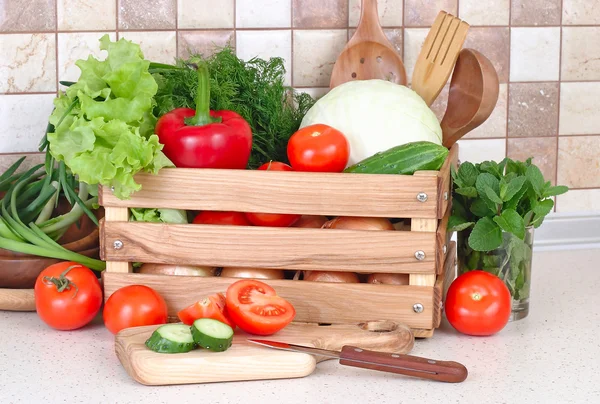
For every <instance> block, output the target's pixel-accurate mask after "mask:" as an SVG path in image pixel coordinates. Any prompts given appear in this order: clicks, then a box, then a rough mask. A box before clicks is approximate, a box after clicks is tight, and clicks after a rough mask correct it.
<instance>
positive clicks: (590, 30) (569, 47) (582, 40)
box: [561, 5, 600, 81]
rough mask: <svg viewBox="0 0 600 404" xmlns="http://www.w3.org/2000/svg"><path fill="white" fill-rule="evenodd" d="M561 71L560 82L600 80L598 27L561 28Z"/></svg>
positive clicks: (599, 33)
mask: <svg viewBox="0 0 600 404" xmlns="http://www.w3.org/2000/svg"><path fill="white" fill-rule="evenodd" d="M599 6H600V5H599ZM561 69H562V70H561V72H562V75H561V79H562V80H572V81H577V80H600V27H564V28H563V34H562V65H561Z"/></svg>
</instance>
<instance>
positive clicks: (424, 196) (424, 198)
mask: <svg viewBox="0 0 600 404" xmlns="http://www.w3.org/2000/svg"><path fill="white" fill-rule="evenodd" d="M417 201H419V202H425V201H427V194H426V193H425V192H419V193H418V194H417Z"/></svg>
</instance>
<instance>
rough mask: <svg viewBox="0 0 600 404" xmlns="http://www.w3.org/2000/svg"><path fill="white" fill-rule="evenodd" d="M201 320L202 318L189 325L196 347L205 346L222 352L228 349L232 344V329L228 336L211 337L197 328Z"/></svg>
mask: <svg viewBox="0 0 600 404" xmlns="http://www.w3.org/2000/svg"><path fill="white" fill-rule="evenodd" d="M201 320H202V319H200V320H196V321H194V324H193V325H192V326H191V327H190V329H191V331H192V337H193V338H194V342H195V343H196V344H197V345H198V347H200V348H205V349H208V350H211V351H213V352H223V351H226V350H228V349H229V348H230V347H231V345H232V344H233V330H232V333H231V336H230V337H229V338H216V337H211V336H210V335H207V334H205V333H203V332H201V331H200V330H199V329H198V323H201ZM215 321H216V320H215ZM224 325H226V324H224Z"/></svg>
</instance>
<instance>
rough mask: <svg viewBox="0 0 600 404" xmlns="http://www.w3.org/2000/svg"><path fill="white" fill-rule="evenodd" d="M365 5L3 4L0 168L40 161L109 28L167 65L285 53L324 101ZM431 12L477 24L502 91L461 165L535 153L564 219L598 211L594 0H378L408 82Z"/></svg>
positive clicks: (244, 1) (599, 75)
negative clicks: (210, 56)
mask: <svg viewBox="0 0 600 404" xmlns="http://www.w3.org/2000/svg"><path fill="white" fill-rule="evenodd" d="M215 4H218V5H215ZM360 4H361V0H219V1H218V2H215V1H214V0H146V1H143V2H142V1H138V0H28V1H26V2H23V1H21V0H0V120H1V121H2V122H3V125H2V129H0V168H3V167H5V166H6V164H7V162H8V161H11V160H13V159H14V158H15V154H18V153H35V151H36V150H37V144H38V142H39V140H40V138H41V136H42V134H43V131H44V129H45V126H46V122H47V118H48V116H49V114H50V111H51V109H52V100H53V98H54V96H55V94H56V91H57V90H58V81H59V80H76V79H77V77H78V75H79V70H78V68H77V67H76V66H75V62H76V61H77V60H78V59H80V58H85V57H87V55H88V54H90V53H91V54H93V55H96V56H98V57H100V56H101V55H102V53H101V52H100V50H99V48H98V39H99V38H100V37H101V36H102V35H104V34H105V33H108V34H109V35H110V36H111V38H112V39H113V40H114V39H118V38H123V37H124V38H127V39H130V40H132V41H135V42H137V43H139V44H140V45H141V48H142V50H143V51H144V54H145V56H146V57H147V58H149V59H152V60H154V61H157V62H163V63H170V62H172V61H173V60H174V58H176V57H186V56H187V55H188V54H189V52H190V51H196V52H203V53H207V52H211V50H212V49H214V47H215V45H216V46H220V45H225V44H227V43H231V44H232V45H233V46H235V48H236V52H237V54H238V56H240V57H241V58H244V59H249V58H251V57H254V56H259V57H262V58H268V57H272V56H278V57H282V58H284V59H285V61H286V69H287V81H288V84H290V85H292V86H293V87H295V88H297V89H298V90H300V91H306V92H309V93H310V94H312V95H313V96H315V97H319V96H321V95H323V94H324V93H326V92H327V86H328V83H329V78H330V74H331V70H332V67H333V64H334V62H335V59H336V58H337V56H338V55H339V53H340V51H341V50H342V48H343V47H344V45H345V44H346V42H347V40H348V38H349V36H351V35H352V34H353V33H354V30H355V27H356V25H357V24H358V21H359V17H360ZM439 10H445V11H448V12H450V13H452V14H454V15H458V16H459V17H460V18H462V19H464V20H465V21H467V22H468V23H469V24H471V28H470V30H469V34H468V37H467V41H466V43H465V47H471V48H475V49H478V50H480V51H481V52H483V53H484V54H485V55H486V56H487V57H488V58H489V59H490V60H491V61H492V63H493V64H494V66H495V68H496V70H497V71H498V74H499V78H500V83H501V84H500V96H499V100H498V103H497V106H496V110H495V111H494V112H493V114H492V116H491V117H490V118H489V119H488V121H487V122H486V123H485V124H484V125H482V126H481V127H480V128H478V129H476V130H475V131H473V132H472V133H470V134H469V135H468V136H467V137H466V138H465V139H464V140H462V141H461V142H460V146H461V156H460V157H461V159H462V160H470V161H482V160H485V159H496V160H500V159H502V158H503V157H505V156H507V155H508V156H510V157H513V158H518V159H525V158H527V157H529V156H533V157H534V161H535V162H536V163H537V164H538V165H539V166H540V168H541V169H542V171H543V173H544V175H545V176H546V177H547V178H548V179H550V180H551V181H552V182H553V183H556V182H557V181H558V183H560V184H565V185H568V186H569V187H571V188H572V189H573V190H572V191H571V192H569V193H568V194H567V195H564V196H559V197H558V200H557V211H558V212H574V211H575V212H577V211H599V212H600V204H598V203H597V202H596V200H597V198H598V196H599V195H600V114H599V113H598V111H599V110H600V0H379V1H378V11H379V18H380V21H381V24H382V25H383V27H384V31H385V33H386V35H387V37H388V38H389V39H390V41H391V42H392V43H393V44H394V46H395V47H396V49H397V50H398V52H399V53H400V54H401V55H402V56H403V59H404V62H405V65H406V69H407V74H408V77H409V78H410V76H411V75H412V70H413V66H414V63H415V61H416V58H417V55H418V53H419V50H420V47H421V45H422V43H423V41H424V39H425V36H426V35H427V32H428V29H429V26H430V25H431V23H432V22H433V20H434V18H435V16H436V15H437V13H438V11H439ZM447 95H448V86H446V88H445V90H444V91H443V92H442V93H441V95H440V97H439V98H438V100H437V101H436V102H435V104H434V105H433V106H432V108H433V110H434V111H435V112H436V114H437V115H438V117H439V118H440V119H441V117H442V116H443V113H444V111H445V107H446V98H447ZM35 157H36V158H39V156H35Z"/></svg>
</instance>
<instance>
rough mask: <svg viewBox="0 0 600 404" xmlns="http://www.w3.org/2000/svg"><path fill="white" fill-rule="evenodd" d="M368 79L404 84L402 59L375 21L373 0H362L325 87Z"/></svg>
mask: <svg viewBox="0 0 600 404" xmlns="http://www.w3.org/2000/svg"><path fill="white" fill-rule="evenodd" d="M369 79H383V80H388V81H391V82H393V83H397V84H402V85H406V70H405V69H404V63H402V59H401V58H400V55H399V54H398V52H396V50H395V49H394V46H393V45H392V44H391V43H390V41H389V40H388V39H387V37H386V36H385V34H384V32H383V29H381V25H379V15H378V14H377V0H362V6H361V13H360V21H359V23H358V27H357V28H356V32H355V33H354V35H352V38H350V40H349V41H348V43H347V44H346V47H345V48H344V50H343V51H342V53H341V54H340V56H339V57H338V58H337V60H336V62H335V65H334V66H333V71H332V73H331V81H330V83H329V87H330V88H334V87H336V86H338V85H340V84H343V83H346V82H348V81H352V80H369Z"/></svg>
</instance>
